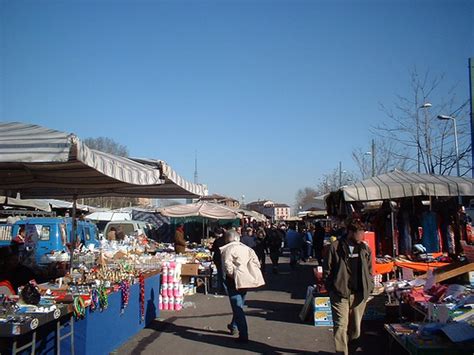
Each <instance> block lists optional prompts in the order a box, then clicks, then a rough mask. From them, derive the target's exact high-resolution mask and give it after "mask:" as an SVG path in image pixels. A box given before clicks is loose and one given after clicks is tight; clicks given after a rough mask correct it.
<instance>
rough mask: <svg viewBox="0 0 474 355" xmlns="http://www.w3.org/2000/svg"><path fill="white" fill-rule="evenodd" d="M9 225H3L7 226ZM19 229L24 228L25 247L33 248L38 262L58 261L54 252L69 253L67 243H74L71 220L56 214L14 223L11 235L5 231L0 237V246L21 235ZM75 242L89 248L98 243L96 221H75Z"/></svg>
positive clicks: (10, 227) (10, 230) (10, 229)
mask: <svg viewBox="0 0 474 355" xmlns="http://www.w3.org/2000/svg"><path fill="white" fill-rule="evenodd" d="M5 227H6V226H4V228H5ZM20 228H24V231H25V243H24V246H25V248H27V249H29V250H32V251H34V258H35V261H36V263H37V264H47V263H49V262H53V261H63V260H61V259H58V260H55V259H54V258H53V257H52V256H53V255H54V254H59V253H63V254H64V253H66V252H67V251H68V245H69V244H71V243H72V242H73V239H72V238H71V234H72V219H71V218H56V217H38V218H36V217H35V218H27V219H23V220H20V221H17V222H15V224H13V225H12V226H9V228H8V230H9V232H10V233H8V234H10V235H9V236H8V237H5V233H4V235H3V237H2V238H0V247H1V246H7V245H10V244H11V243H12V239H13V238H15V236H17V235H18V233H19V231H20ZM75 240H76V241H80V242H81V243H82V244H83V245H85V246H86V247H88V246H89V245H90V244H93V245H94V246H95V247H97V246H99V236H98V231H97V227H96V226H95V224H93V223H91V222H89V221H81V220H78V221H77V224H76V238H75Z"/></svg>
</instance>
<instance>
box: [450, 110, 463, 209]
mask: <svg viewBox="0 0 474 355" xmlns="http://www.w3.org/2000/svg"><path fill="white" fill-rule="evenodd" d="M452 120H453V125H454V146H455V149H456V173H457V176H461V171H460V169H459V144H458V128H457V124H456V118H454V117H453V118H452ZM458 203H459V205H460V206H461V205H462V196H461V195H458Z"/></svg>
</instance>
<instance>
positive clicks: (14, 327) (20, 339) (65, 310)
mask: <svg viewBox="0 0 474 355" xmlns="http://www.w3.org/2000/svg"><path fill="white" fill-rule="evenodd" d="M61 323H63V325H64V324H67V325H68V326H69V329H70V330H69V331H68V332H67V333H66V334H61V330H62V329H63V325H61ZM52 325H54V329H55V331H56V333H55V334H53V337H55V338H56V349H59V346H60V345H61V341H62V340H64V339H67V338H69V340H68V344H69V348H68V353H74V350H73V348H74V339H73V336H74V320H73V317H72V308H71V307H69V306H68V305H58V306H57V309H56V310H55V311H54V312H49V313H33V314H31V318H30V319H28V320H26V321H25V322H22V323H21V324H13V323H0V353H1V354H4V353H11V354H13V355H16V354H20V353H23V352H25V351H26V350H28V349H29V351H28V352H30V353H32V354H34V353H36V352H37V350H38V348H39V349H41V348H42V346H43V345H41V346H40V347H38V345H39V344H38V343H41V340H42V339H41V338H42V336H41V335H42V334H43V333H44V331H45V330H46V329H47V328H48V327H50V328H51V329H52V328H53V327H52ZM38 334H40V335H38ZM53 346H54V345H53ZM40 353H41V352H40ZM59 353H60V352H59V350H58V351H57V354H59Z"/></svg>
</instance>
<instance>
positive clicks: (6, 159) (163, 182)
mask: <svg viewBox="0 0 474 355" xmlns="http://www.w3.org/2000/svg"><path fill="white" fill-rule="evenodd" d="M167 172H168V171H162V170H161V169H160V167H156V166H150V165H146V164H141V163H139V162H137V161H134V160H132V159H129V158H124V157H119V156H115V155H112V154H107V153H104V152H100V151H97V150H93V149H90V148H88V147H87V146H86V145H85V144H84V143H82V142H81V141H80V140H79V138H77V137H76V136H75V135H74V134H67V133H64V132H60V131H56V130H52V129H48V128H44V127H40V126H37V125H33V124H24V123H18V122H0V194H4V195H9V196H12V195H16V193H17V192H20V193H21V196H22V197H23V198H49V197H71V196H72V195H78V196H80V197H91V196H123V197H126V196H130V197H133V196H136V197H159V198H194V197H198V196H202V195H203V194H204V192H205V187H204V186H203V185H198V186H196V185H194V184H191V183H188V182H186V181H185V180H184V179H181V180H178V181H177V182H175V181H172V180H170V179H168V177H167V175H166V173H167ZM176 175H177V174H176Z"/></svg>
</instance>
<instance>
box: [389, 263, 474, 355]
mask: <svg viewBox="0 0 474 355" xmlns="http://www.w3.org/2000/svg"><path fill="white" fill-rule="evenodd" d="M473 271H474V263H469V262H464V263H456V264H451V265H446V266H442V267H439V268H438V269H436V270H435V271H430V272H429V273H428V274H427V275H426V274H425V275H423V276H420V277H416V278H415V277H411V278H410V277H407V276H406V275H405V277H404V278H403V279H402V280H392V281H389V282H386V283H385V292H386V293H387V295H388V296H389V300H390V304H392V305H398V308H399V309H400V310H399V314H400V315H401V319H399V320H398V322H395V323H387V324H385V330H386V331H387V333H388V335H389V337H390V342H389V345H390V346H389V353H390V352H391V347H392V345H393V343H395V342H397V343H398V344H399V345H400V346H401V347H402V348H403V349H405V350H406V351H408V352H409V353H410V354H448V353H449V354H472V352H473V350H474V311H473V306H474V291H473V288H472V285H473V284H472V282H470V281H469V278H470V273H472V272H473ZM404 306H408V307H410V308H411V309H412V310H413V313H410V312H407V309H406V307H404ZM404 309H405V311H403V310H404ZM400 322H401V323H400Z"/></svg>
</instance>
